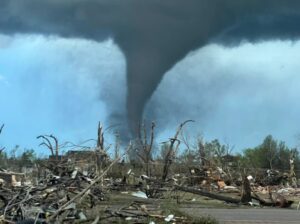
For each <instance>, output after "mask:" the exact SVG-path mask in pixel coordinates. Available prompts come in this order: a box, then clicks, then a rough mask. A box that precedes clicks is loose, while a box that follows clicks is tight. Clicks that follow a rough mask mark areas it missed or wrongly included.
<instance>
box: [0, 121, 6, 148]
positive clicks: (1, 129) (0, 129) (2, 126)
mask: <svg viewBox="0 0 300 224" xmlns="http://www.w3.org/2000/svg"><path fill="white" fill-rule="evenodd" d="M3 128H4V124H2V125H1V127H0V135H1V133H2V131H3ZM4 149H5V147H1V148H0V154H1V153H2V152H3V151H4Z"/></svg>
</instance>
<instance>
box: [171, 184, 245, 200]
mask: <svg viewBox="0 0 300 224" xmlns="http://www.w3.org/2000/svg"><path fill="white" fill-rule="evenodd" d="M175 189H176V190H180V191H185V192H189V193H192V194H198V195H201V196H205V197H209V198H213V199H216V200H220V201H225V202H228V203H234V204H239V203H241V200H240V199H237V198H231V197H227V196H224V195H220V194H215V193H211V192H208V191H205V190H200V189H195V188H191V187H184V186H179V185H177V184H176V185H175Z"/></svg>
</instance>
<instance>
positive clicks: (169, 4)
mask: <svg viewBox="0 0 300 224" xmlns="http://www.w3.org/2000/svg"><path fill="white" fill-rule="evenodd" d="M299 23H300V2H299V1H297V0H284V1H283V0H282V1H280V0H278V1H274V0H264V1H262V0H243V1H239V0H226V1H224V0H202V1H199V0H188V1H182V0H164V1H160V0H148V1H141V0H98V1H96V0H64V1H61V0H44V1H40V0H23V1H18V0H2V1H1V3H0V32H2V33H4V34H9V35H13V34H16V33H38V34H44V35H58V36H62V37H76V38H83V39H90V40H95V41H99V42H100V41H103V40H105V39H108V38H112V39H113V40H114V41H115V42H116V44H117V45H118V46H119V47H120V49H121V50H122V52H123V54H124V56H125V58H126V63H127V66H126V67H127V117H128V120H129V124H130V129H131V131H132V132H134V131H135V129H136V128H137V125H138V123H139V122H140V120H141V118H142V116H143V110H144V107H145V105H146V103H147V101H148V100H149V98H150V97H151V96H152V94H153V93H154V91H155V90H156V88H157V86H158V85H159V83H160V82H161V80H162V78H163V76H164V74H165V73H166V72H167V71H169V70H170V69H171V68H172V67H174V65H176V64H177V62H179V61H180V60H182V59H183V58H184V57H185V56H186V55H187V54H188V53H189V52H191V51H194V50H196V49H198V48H201V47H203V46H205V45H207V44H209V43H212V42H216V43H220V44H223V45H226V46H232V45H237V44H239V43H240V42H241V41H243V40H249V41H252V42H257V41H262V40H267V39H290V40H295V39H297V38H298V37H299V36H300V29H299V27H300V24H299Z"/></svg>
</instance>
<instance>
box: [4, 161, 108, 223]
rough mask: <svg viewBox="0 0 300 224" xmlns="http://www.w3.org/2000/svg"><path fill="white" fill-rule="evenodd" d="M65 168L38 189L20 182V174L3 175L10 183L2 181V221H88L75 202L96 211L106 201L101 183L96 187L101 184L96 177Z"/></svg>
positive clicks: (40, 182) (6, 173) (41, 181)
mask: <svg viewBox="0 0 300 224" xmlns="http://www.w3.org/2000/svg"><path fill="white" fill-rule="evenodd" d="M60 166H62V164H60ZM63 168H64V172H62V173H61V175H57V172H56V170H53V172H49V174H48V175H47V176H46V177H45V178H44V179H42V180H40V181H39V183H38V184H37V185H35V186H33V185H32V184H29V183H26V182H22V183H21V182H17V181H16V180H15V179H16V178H15V176H16V173H11V172H2V175H1V176H6V180H4V179H1V181H0V214H1V218H0V220H1V219H2V220H6V222H13V223H14V222H20V221H22V220H36V222H38V223H46V221H47V220H49V219H52V218H53V219H56V221H58V222H60V223H62V222H65V221H74V220H81V221H85V220H87V217H86V215H85V214H84V211H83V210H82V209H80V208H79V207H78V204H77V203H76V202H75V200H74V201H73V202H71V203H70V201H71V199H72V198H74V197H76V196H79V201H80V204H81V206H80V207H82V205H83V206H86V207H89V208H93V207H94V206H95V205H96V204H97V203H98V202H99V201H103V200H105V199H106V195H105V193H104V192H103V190H102V188H101V187H100V186H101V185H100V184H97V185H96V184H93V183H94V182H95V181H97V180H96V177H95V176H94V177H93V176H91V175H88V174H87V173H83V172H80V171H79V170H78V169H74V170H70V169H69V168H68V166H67V164H65V166H64V167H63ZM49 171H51V170H49ZM17 175H19V176H21V175H22V174H17ZM85 189H88V190H86V191H85ZM83 191H85V193H84V194H82V192H83Z"/></svg>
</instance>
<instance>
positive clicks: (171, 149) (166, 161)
mask: <svg viewBox="0 0 300 224" xmlns="http://www.w3.org/2000/svg"><path fill="white" fill-rule="evenodd" d="M189 122H195V121H193V120H186V121H185V122H183V123H181V124H180V125H179V127H178V128H177V131H176V133H175V135H174V137H173V138H171V139H170V147H169V150H168V152H167V155H166V157H165V158H164V168H163V175H162V180H163V181H165V180H166V179H167V177H168V174H169V169H170V166H171V164H172V163H173V159H174V155H175V152H176V151H177V150H178V148H179V145H180V140H179V139H178V135H179V134H180V132H181V130H182V128H183V126H184V125H185V124H187V123H189ZM175 143H177V145H176V146H175ZM174 146H175V148H174Z"/></svg>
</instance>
